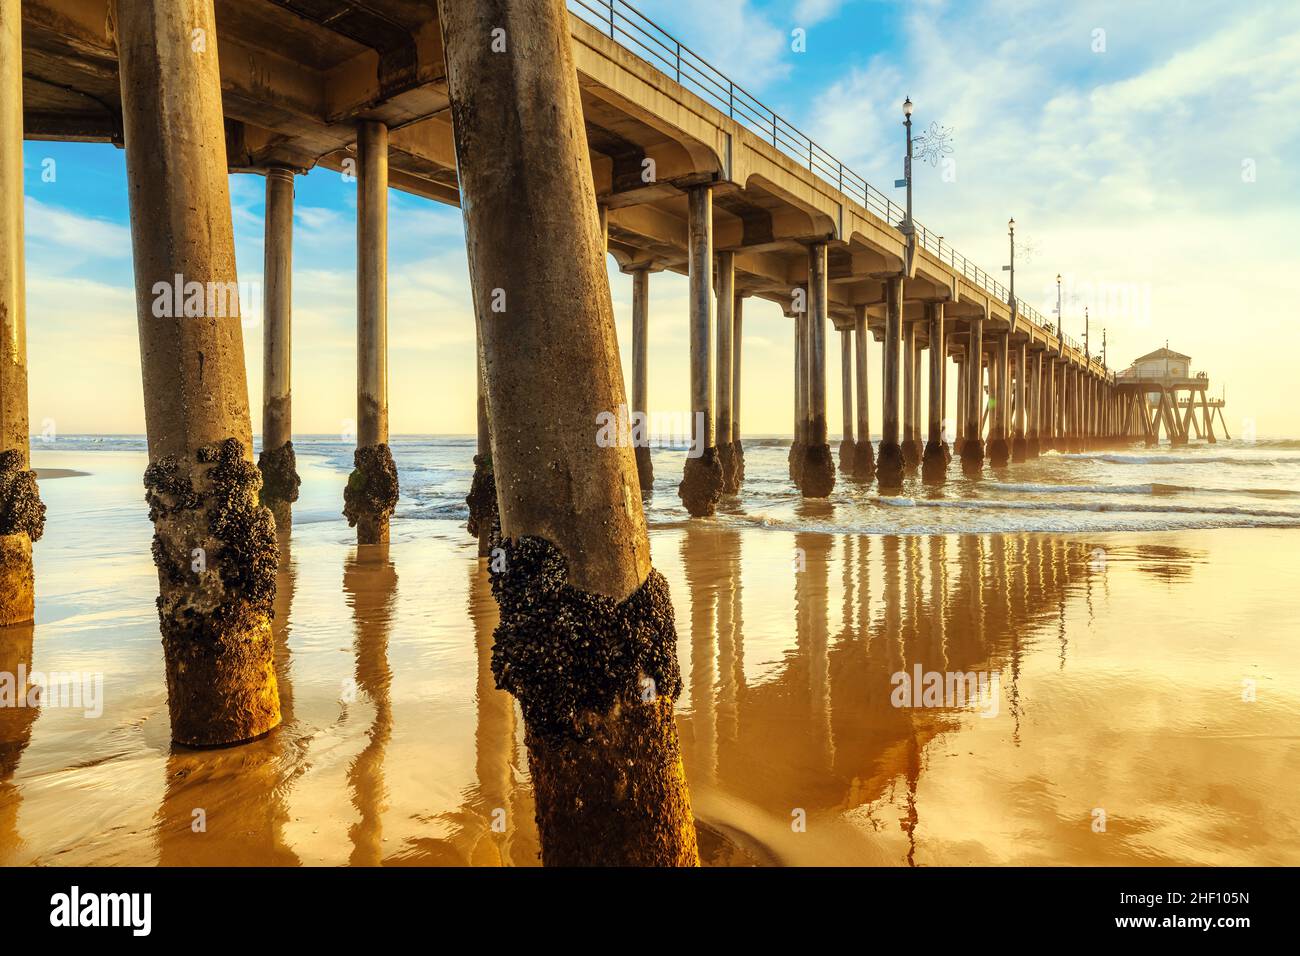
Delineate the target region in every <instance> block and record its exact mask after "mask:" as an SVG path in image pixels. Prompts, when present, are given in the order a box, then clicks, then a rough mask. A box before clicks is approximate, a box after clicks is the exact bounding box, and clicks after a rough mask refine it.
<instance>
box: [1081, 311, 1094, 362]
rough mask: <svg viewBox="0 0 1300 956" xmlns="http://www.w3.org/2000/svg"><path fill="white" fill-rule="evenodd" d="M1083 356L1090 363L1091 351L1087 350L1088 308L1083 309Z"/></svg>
mask: <svg viewBox="0 0 1300 956" xmlns="http://www.w3.org/2000/svg"><path fill="white" fill-rule="evenodd" d="M1083 354H1084V357H1085V358H1087V359H1088V361H1090V362H1091V361H1092V351H1091V350H1090V349H1089V348H1088V307H1087V306H1086V305H1085V306H1084V307H1083Z"/></svg>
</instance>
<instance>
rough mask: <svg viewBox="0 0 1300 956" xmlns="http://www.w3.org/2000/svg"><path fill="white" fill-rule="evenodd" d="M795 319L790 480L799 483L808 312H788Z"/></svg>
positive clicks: (805, 406)
mask: <svg viewBox="0 0 1300 956" xmlns="http://www.w3.org/2000/svg"><path fill="white" fill-rule="evenodd" d="M786 317H787V318H790V319H792V320H793V321H794V349H793V352H794V436H793V438H792V439H791V441H790V458H789V461H790V480H791V481H793V482H794V483H795V485H798V484H799V483H800V480H801V479H800V477H799V476H800V475H801V474H802V473H803V462H804V448H805V446H806V445H807V444H808V375H807V356H806V354H805V351H806V349H805V341H806V335H805V333H804V327H805V322H804V319H805V317H806V313H804V312H788V313H786Z"/></svg>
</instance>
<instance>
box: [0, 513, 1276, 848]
mask: <svg viewBox="0 0 1300 956" xmlns="http://www.w3.org/2000/svg"><path fill="white" fill-rule="evenodd" d="M832 511H833V509H830V508H827V507H822V508H821V509H820V510H819V509H817V508H816V507H812V508H808V509H805V510H804V511H803V512H801V517H802V518H803V519H804V520H805V522H806V525H807V526H811V527H816V526H819V525H822V526H824V525H826V524H827V523H828V522H827V519H828V518H829V519H831V520H833V518H834V515H833V513H831V512H832ZM313 534H315V537H313ZM295 535H296V537H295V539H294V541H293V547H292V549H291V548H290V547H289V543H288V542H287V541H285V542H282V548H283V549H284V550H283V560H282V562H281V568H280V577H279V584H278V593H277V599H276V606H275V641H276V650H275V653H276V672H277V679H278V682H279V687H280V693H281V708H282V712H283V715H284V723H283V725H282V726H281V727H280V728H279V729H278V730H276V731H275V732H273V733H272V734H270V735H269V736H268V737H266V738H264V739H262V740H259V741H256V742H254V743H252V744H249V745H247V746H243V747H236V748H230V749H226V750H214V751H186V750H178V749H172V748H171V747H170V746H169V744H168V742H167V740H166V736H165V726H164V721H163V718H164V717H165V714H166V703H165V700H164V699H163V698H162V697H161V695H160V694H159V693H158V691H157V687H158V681H160V680H161V669H160V664H159V662H160V660H161V652H160V649H159V647H158V643H157V630H156V628H157V623H156V617H153V616H152V615H140V616H139V617H140V619H139V621H137V622H136V623H135V624H134V625H132V626H134V627H136V629H137V633H135V634H134V636H133V639H132V640H130V641H123V640H122V639H121V637H120V635H119V634H118V633H116V632H112V631H111V629H110V627H105V626H103V625H102V624H101V623H100V619H99V618H97V617H95V616H94V615H95V612H94V611H93V610H92V611H85V612H82V615H83V616H82V617H79V618H77V619H75V620H74V621H71V622H69V623H67V624H65V625H64V626H63V627H62V628H61V629H55V628H53V627H51V626H50V625H38V626H37V627H36V628H35V631H34V634H33V631H32V629H31V628H30V627H28V628H26V629H12V628H11V629H9V630H7V631H3V632H0V672H8V673H18V672H19V671H23V672H25V673H28V674H30V673H31V672H32V670H31V669H32V665H33V654H34V655H35V661H34V662H35V664H36V665H38V667H41V668H44V669H49V670H58V671H62V670H68V671H79V670H80V671H86V672H103V673H104V676H105V687H106V699H107V709H106V711H105V716H104V718H103V719H101V720H99V721H84V720H83V718H82V716H81V714H79V713H76V712H75V711H71V710H67V709H65V710H53V709H51V712H50V713H47V714H44V715H42V714H40V713H39V712H38V710H37V709H36V708H3V709H0V863H4V862H10V863H30V862H39V863H45V862H50V863H63V862H66V863H91V864H96V863H99V864H103V863H117V864H137V865H140V864H144V865H147V864H150V863H154V862H155V861H156V862H161V863H163V864H165V865H173V864H174V865H203V864H212V865H230V864H248V865H296V864H298V863H300V862H302V863H311V864H326V865H331V864H339V863H344V862H349V861H350V862H352V863H354V864H359V865H373V864H379V863H382V864H385V865H409V864H417V865H481V866H497V865H536V864H537V862H538V855H537V831H536V826H535V823H534V819H533V817H534V809H533V797H532V788H531V785H530V781H529V776H528V770H527V759H526V754H525V749H524V747H523V742H522V739H521V737H522V727H521V725H520V722H519V718H518V709H517V705H516V703H515V702H514V700H513V699H512V698H511V697H510V696H509V695H508V694H506V693H504V692H502V691H499V690H497V689H496V687H495V682H494V680H493V678H492V674H491V649H492V640H493V629H494V627H495V626H496V623H497V609H496V604H495V602H494V600H493V598H492V594H491V590H490V583H489V578H488V573H487V569H486V567H485V565H484V563H483V562H482V561H480V560H478V559H477V558H476V557H475V556H473V555H472V554H471V553H470V550H471V549H470V548H468V547H465V548H461V542H460V538H459V536H457V538H456V540H455V543H453V544H448V545H440V544H438V543H436V542H432V543H431V542H426V541H418V542H416V541H411V540H402V539H400V538H399V539H398V540H397V541H395V542H394V543H393V545H392V546H391V550H388V551H385V550H384V549H382V548H377V547H368V548H363V549H361V550H353V549H354V547H355V546H353V545H352V544H351V542H350V541H349V542H347V543H346V544H343V543H341V542H340V541H339V540H338V538H337V536H331V534H329V533H327V530H326V529H322V530H320V531H317V532H313V526H311V525H309V524H306V523H304V524H303V525H302V526H301V527H300V528H298V529H296V530H295ZM652 540H653V545H654V549H655V558H656V563H657V564H658V565H661V566H662V567H663V569H664V573H665V575H666V576H667V578H668V580H669V582H670V587H671V589H672V595H673V600H674V607H675V611H676V615H677V625H678V637H679V642H678V654H679V657H680V661H681V667H682V674H683V678H684V681H685V684H686V690H685V692H684V694H683V697H682V700H681V702H680V704H679V709H678V721H679V727H680V731H681V741H682V749H683V756H684V760H685V763H686V771H687V777H688V783H689V785H690V788H691V797H692V804H693V807H694V809H695V811H696V816H697V820H698V824H699V825H698V830H699V839H700V850H701V857H702V860H703V862H705V863H706V864H710V865H719V864H723V865H726V864H737V865H750V864H759V865H773V864H805V863H810V864H828V865H846V864H847V865H855V864H856V865H860V864H871V863H879V864H891V865H899V864H902V865H908V864H915V865H934V864H944V863H995V864H996V863H1007V862H1028V863H1038V864H1042V863H1055V864H1060V863H1107V864H1116V863H1138V864H1141V863H1150V862H1159V863H1187V862H1194V863H1211V864H1214V863H1238V864H1240V863H1252V862H1255V863H1258V862H1264V863H1280V862H1294V860H1295V859H1296V858H1297V857H1296V853H1297V852H1298V851H1297V846H1298V845H1300V844H1298V843H1297V840H1296V839H1295V838H1294V832H1295V831H1294V828H1293V827H1291V824H1290V823H1284V825H1281V826H1279V825H1278V824H1277V823H1276V821H1279V820H1280V821H1292V820H1294V815H1293V814H1291V808H1290V807H1289V804H1288V803H1287V799H1288V794H1289V793H1290V792H1292V791H1293V789H1294V787H1291V786H1288V785H1289V784H1290V783H1292V782H1293V780H1294V767H1293V764H1294V761H1293V760H1292V759H1291V758H1292V753H1291V751H1292V750H1293V749H1294V748H1293V747H1292V746H1291V744H1290V742H1289V739H1288V738H1286V737H1285V736H1284V735H1280V734H1278V733H1277V728H1278V727H1285V726H1288V725H1289V724H1290V723H1294V718H1295V714H1296V713H1297V712H1300V711H1298V708H1297V698H1296V696H1295V694H1294V691H1293V690H1291V688H1294V687H1295V686H1300V674H1297V672H1296V669H1295V664H1294V654H1293V646H1292V644H1291V642H1290V639H1289V634H1288V633H1287V630H1286V626H1285V625H1286V622H1287V621H1288V617H1287V612H1288V608H1289V606H1290V604H1289V602H1290V597H1289V594H1288V592H1287V589H1286V587H1285V584H1284V582H1285V574H1286V571H1287V569H1286V561H1285V557H1286V555H1287V554H1289V549H1292V548H1293V545H1292V544H1291V540H1292V539H1291V538H1289V537H1287V536H1286V533H1283V532H1278V533H1264V532H1242V533H1233V532H1226V533H1217V536H1216V533H1213V532H1207V533H1204V534H1201V535H1199V536H1198V537H1196V538H1195V539H1191V538H1190V537H1188V540H1194V542H1195V543H1196V544H1198V545H1201V547H1200V548H1197V547H1191V546H1187V547H1184V546H1180V540H1182V539H1174V538H1173V536H1167V537H1166V538H1164V539H1161V540H1139V539H1136V538H1134V537H1131V536H1122V535H1111V536H1105V537H1100V538H1092V539H1089V538H1086V537H1084V536H1054V535H1035V534H1026V535H1015V534H1010V535H1004V536H991V535H990V536H970V535H962V536H956V535H954V536H932V537H926V536H916V535H912V536H898V535H892V536H890V535H887V536H879V535H848V534H823V533H818V532H815V531H812V530H801V531H798V532H785V531H780V530H771V529H763V530H758V531H753V530H750V529H740V528H737V527H736V526H734V525H728V524H726V523H723V522H718V523H714V522H692V523H690V524H684V525H680V526H676V527H673V528H666V529H661V530H660V531H658V532H656V533H655V534H654V535H653V539H652ZM1260 542H1264V544H1266V545H1267V546H1268V547H1270V548H1272V551H1270V552H1269V553H1270V554H1271V555H1273V556H1274V557H1273V559H1270V560H1267V561H1262V560H1261V558H1260V552H1261V550H1262V548H1263V545H1261V544H1260ZM439 548H441V549H442V550H438V549H439ZM1163 567H1168V568H1186V569H1190V572H1189V573H1180V572H1179V571H1177V570H1172V571H1171V570H1162V568H1163ZM448 568H452V569H454V571H455V573H454V574H448V573H447V569H448ZM1206 568H1208V569H1209V570H1208V571H1207V572H1206V573H1205V574H1202V573H1201V570H1202V569H1206ZM340 571H341V575H342V585H343V587H342V589H341V590H340V587H339V584H340ZM142 573H143V574H146V575H152V573H153V569H152V568H151V567H148V566H147V565H146V566H143V568H142ZM1210 574H1213V575H1214V578H1213V585H1214V586H1213V587H1208V586H1207V585H1208V584H1210V583H1211V582H1210V578H1209V575H1210ZM1153 575H1155V576H1156V578H1157V579H1153ZM399 578H400V585H399ZM153 587H154V582H153V580H152V579H149V580H148V581H147V589H146V590H147V592H148V593H149V594H150V595H151V594H152V588H153ZM1223 593H1231V594H1233V595H1235V596H1238V597H1240V600H1238V601H1236V602H1224V601H1222V594H1223ZM108 620H111V621H113V622H114V623H115V622H116V620H117V619H116V618H109V619H108ZM124 655H133V656H129V657H128V658H127V660H128V663H129V665H130V666H129V667H125V668H123V667H122V665H121V662H122V660H123V659H124ZM915 668H920V669H921V670H922V671H923V672H931V671H937V672H990V673H996V674H997V675H999V677H1000V692H999V693H998V694H997V697H996V700H997V703H998V705H999V710H998V713H997V715H996V716H995V717H993V718H991V719H981V717H980V716H979V713H980V706H979V705H976V706H970V705H968V706H965V707H957V706H954V705H952V704H951V703H950V702H943V703H942V705H941V706H927V707H896V706H894V701H893V700H891V697H892V696H893V692H894V690H895V686H894V684H893V682H892V678H893V676H894V675H895V674H897V673H898V672H907V673H911V672H912V671H913V670H914V669H915ZM1243 678H1252V679H1255V680H1257V682H1258V686H1259V689H1260V694H1259V700H1258V702H1255V703H1250V704H1246V703H1243V702H1242V696H1241V683H1242V679H1243ZM150 681H153V683H150ZM353 685H354V686H353ZM151 688H152V689H151ZM341 688H342V689H343V695H342V696H343V700H340V689H341ZM349 688H351V690H353V691H355V693H354V694H352V695H351V697H350V699H349ZM1097 806H1104V807H1106V808H1107V812H1108V817H1109V820H1110V829H1109V832H1108V833H1107V834H1096V833H1094V832H1093V831H1092V829H1091V828H1090V817H1089V814H1090V811H1091V809H1092V808H1093V807H1097ZM74 814H75V819H73V816H74ZM801 824H802V828H801ZM1288 827H1290V829H1288Z"/></svg>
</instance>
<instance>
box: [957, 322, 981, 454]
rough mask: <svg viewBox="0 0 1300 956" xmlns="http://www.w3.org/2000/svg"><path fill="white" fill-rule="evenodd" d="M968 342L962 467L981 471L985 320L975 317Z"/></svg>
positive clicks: (969, 323)
mask: <svg viewBox="0 0 1300 956" xmlns="http://www.w3.org/2000/svg"><path fill="white" fill-rule="evenodd" d="M968 325H969V328H970V332H969V333H968V342H967V345H966V427H965V430H964V432H963V436H962V445H961V463H962V470H963V471H965V472H966V473H967V474H968V475H969V474H978V473H979V472H981V471H982V470H983V468H984V426H983V416H984V320H983V319H982V318H972V319H970V320H969V322H968Z"/></svg>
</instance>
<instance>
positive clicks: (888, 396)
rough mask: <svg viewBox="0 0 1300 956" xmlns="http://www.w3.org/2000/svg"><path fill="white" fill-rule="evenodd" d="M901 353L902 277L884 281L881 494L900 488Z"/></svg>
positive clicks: (878, 462) (878, 471) (878, 474)
mask: <svg viewBox="0 0 1300 956" xmlns="http://www.w3.org/2000/svg"><path fill="white" fill-rule="evenodd" d="M902 352H903V277H902V276H896V277H894V278H892V279H886V280H885V348H884V355H883V358H882V362H881V365H882V374H881V378H880V380H881V388H882V391H883V393H884V394H883V395H882V397H881V405H882V406H883V415H884V417H883V418H882V427H881V429H880V451H879V454H878V456H877V459H876V484H877V486H878V487H879V488H880V489H882V490H885V491H896V490H897V489H899V488H902V487H903V448H902V445H901V444H900V439H901V437H902V436H901V435H900V434H899V421H898V398H899V394H898V389H899V384H900V383H899V380H898V379H899V363H900V362H901V361H902Z"/></svg>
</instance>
